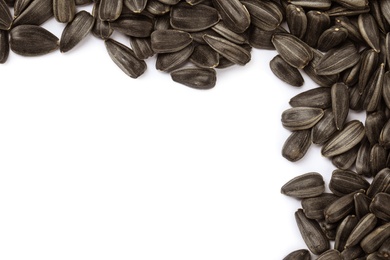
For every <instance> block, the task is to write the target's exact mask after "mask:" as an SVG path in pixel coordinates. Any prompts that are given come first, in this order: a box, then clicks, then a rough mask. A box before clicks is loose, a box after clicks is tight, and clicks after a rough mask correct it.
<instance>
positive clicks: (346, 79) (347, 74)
mask: <svg viewBox="0 0 390 260" xmlns="http://www.w3.org/2000/svg"><path fill="white" fill-rule="evenodd" d="M361 65H362V62H361V59H360V60H359V62H358V63H356V64H355V65H354V66H353V67H351V68H348V69H346V70H344V71H343V72H342V73H341V79H340V81H341V82H343V83H344V84H345V85H347V86H348V87H354V86H355V85H356V84H357V83H358V81H359V75H360V68H361Z"/></svg>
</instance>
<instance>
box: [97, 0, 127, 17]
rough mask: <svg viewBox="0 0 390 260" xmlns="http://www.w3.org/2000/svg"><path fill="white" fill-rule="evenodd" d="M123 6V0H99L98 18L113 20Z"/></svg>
mask: <svg viewBox="0 0 390 260" xmlns="http://www.w3.org/2000/svg"><path fill="white" fill-rule="evenodd" d="M122 7H123V0H100V4H99V18H100V20H102V21H108V22H111V21H115V20H116V19H118V18H119V16H120V14H121V12H122Z"/></svg>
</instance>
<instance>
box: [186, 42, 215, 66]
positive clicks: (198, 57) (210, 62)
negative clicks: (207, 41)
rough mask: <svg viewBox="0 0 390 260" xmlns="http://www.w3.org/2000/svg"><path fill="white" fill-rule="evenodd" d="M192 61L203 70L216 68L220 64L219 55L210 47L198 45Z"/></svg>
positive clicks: (191, 58) (192, 55)
mask: <svg viewBox="0 0 390 260" xmlns="http://www.w3.org/2000/svg"><path fill="white" fill-rule="evenodd" d="M190 61H191V62H192V63H194V64H195V65H196V66H198V67H201V68H215V67H217V66H218V64H219V54H218V52H216V51H214V50H213V49H212V48H211V47H210V46H208V45H203V44H201V45H198V46H196V47H195V48H194V51H193V53H192V54H191V57H190Z"/></svg>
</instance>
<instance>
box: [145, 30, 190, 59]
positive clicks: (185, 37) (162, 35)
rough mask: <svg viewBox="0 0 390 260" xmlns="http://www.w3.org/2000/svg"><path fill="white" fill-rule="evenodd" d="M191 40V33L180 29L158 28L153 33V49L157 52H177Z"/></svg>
mask: <svg viewBox="0 0 390 260" xmlns="http://www.w3.org/2000/svg"><path fill="white" fill-rule="evenodd" d="M191 42H192V37H191V35H190V34H189V33H187V32H184V31H180V30H157V31H154V32H152V34H151V43H152V49H153V51H154V52H155V53H169V52H177V51H179V50H182V49H183V48H185V47H186V46H188V45H190V44H191Z"/></svg>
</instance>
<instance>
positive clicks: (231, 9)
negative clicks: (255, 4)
mask: <svg viewBox="0 0 390 260" xmlns="http://www.w3.org/2000/svg"><path fill="white" fill-rule="evenodd" d="M212 2H213V5H214V7H215V8H216V9H217V10H218V12H219V15H220V16H221V18H222V20H223V21H224V23H225V25H226V26H227V27H228V28H229V29H230V30H232V31H234V32H236V33H242V32H244V31H245V30H246V29H247V28H248V27H249V25H250V22H251V18H250V14H249V12H248V10H247V9H246V7H245V6H244V5H243V4H242V3H241V2H240V1H239V0H229V1H226V0H213V1H212Z"/></svg>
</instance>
